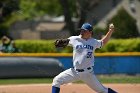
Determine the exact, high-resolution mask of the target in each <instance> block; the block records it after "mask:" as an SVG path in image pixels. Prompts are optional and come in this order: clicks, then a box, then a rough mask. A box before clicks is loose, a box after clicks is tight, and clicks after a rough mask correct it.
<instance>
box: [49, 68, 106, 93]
mask: <svg viewBox="0 0 140 93" xmlns="http://www.w3.org/2000/svg"><path fill="white" fill-rule="evenodd" d="M77 80H82V81H83V82H85V83H86V84H87V85H88V86H89V87H90V88H91V89H93V90H94V91H96V92H97V93H108V88H105V87H104V86H103V85H102V84H101V83H100V82H99V81H98V79H97V78H96V76H95V74H94V72H93V68H92V69H90V70H85V71H84V72H77V71H76V70H75V69H74V68H70V69H68V70H65V71H64V72H61V73H60V74H59V75H57V76H56V77H55V78H54V79H53V83H52V86H55V87H59V88H60V85H62V84H66V83H70V82H74V81H77Z"/></svg>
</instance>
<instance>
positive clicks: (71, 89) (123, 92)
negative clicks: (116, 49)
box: [0, 84, 140, 93]
mask: <svg viewBox="0 0 140 93" xmlns="http://www.w3.org/2000/svg"><path fill="white" fill-rule="evenodd" d="M104 86H106V87H110V88H113V89H115V90H116V91H118V93H140V84H104ZM0 93H51V85H50V84H26V85H0ZM61 93H95V92H94V91H92V90H91V89H90V88H89V87H88V86H87V85H85V84H67V85H63V86H61Z"/></svg>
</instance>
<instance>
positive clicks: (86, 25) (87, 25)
mask: <svg viewBox="0 0 140 93" xmlns="http://www.w3.org/2000/svg"><path fill="white" fill-rule="evenodd" d="M80 29H81V30H89V31H92V30H93V27H92V25H91V24H89V23H84V24H83V25H82V27H81V28H80Z"/></svg>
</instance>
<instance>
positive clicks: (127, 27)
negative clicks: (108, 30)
mask: <svg viewBox="0 0 140 93" xmlns="http://www.w3.org/2000/svg"><path fill="white" fill-rule="evenodd" d="M110 22H112V23H114V25H115V28H116V31H115V32H114V34H113V37H114V38H135V37H138V36H139V33H138V29H137V26H136V20H135V19H134V18H133V17H132V16H130V15H129V14H128V13H127V11H126V10H125V9H124V8H122V9H120V10H119V11H118V13H117V14H116V15H115V16H114V17H113V18H112V19H111V20H110V21H109V23H110Z"/></svg>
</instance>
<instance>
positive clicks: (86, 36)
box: [81, 30, 92, 39]
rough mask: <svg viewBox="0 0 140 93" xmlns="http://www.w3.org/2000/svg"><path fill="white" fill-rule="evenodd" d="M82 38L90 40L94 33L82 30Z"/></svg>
mask: <svg viewBox="0 0 140 93" xmlns="http://www.w3.org/2000/svg"><path fill="white" fill-rule="evenodd" d="M81 35H82V38H85V39H88V38H91V36H92V31H89V30H81Z"/></svg>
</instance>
